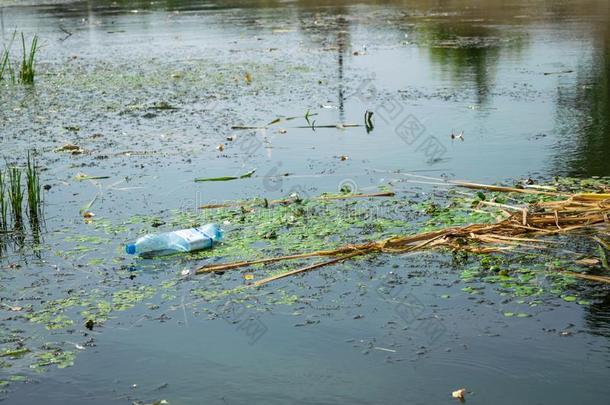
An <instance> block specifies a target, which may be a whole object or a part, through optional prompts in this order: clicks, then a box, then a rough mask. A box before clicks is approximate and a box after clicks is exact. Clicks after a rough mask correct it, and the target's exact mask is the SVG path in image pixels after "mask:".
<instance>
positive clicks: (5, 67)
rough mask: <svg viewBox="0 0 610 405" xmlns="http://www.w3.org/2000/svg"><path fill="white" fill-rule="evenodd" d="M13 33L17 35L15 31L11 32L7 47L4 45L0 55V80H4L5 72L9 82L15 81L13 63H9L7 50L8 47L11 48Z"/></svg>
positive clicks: (13, 38)
mask: <svg viewBox="0 0 610 405" xmlns="http://www.w3.org/2000/svg"><path fill="white" fill-rule="evenodd" d="M15 35H17V31H15V32H13V37H12V38H11V40H10V41H9V45H8V47H5V48H4V49H3V50H2V54H1V55H0V81H1V80H4V76H5V74H6V75H8V77H9V78H10V79H11V82H13V83H15V71H14V70H13V65H11V59H10V52H9V49H11V47H12V46H13V41H14V40H15Z"/></svg>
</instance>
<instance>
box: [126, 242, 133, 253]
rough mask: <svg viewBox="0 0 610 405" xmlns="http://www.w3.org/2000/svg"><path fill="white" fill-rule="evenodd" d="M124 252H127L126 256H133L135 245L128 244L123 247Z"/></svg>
mask: <svg viewBox="0 0 610 405" xmlns="http://www.w3.org/2000/svg"><path fill="white" fill-rule="evenodd" d="M125 252H127V254H129V255H133V254H135V253H136V245H134V244H133V243H130V244H128V245H127V246H125Z"/></svg>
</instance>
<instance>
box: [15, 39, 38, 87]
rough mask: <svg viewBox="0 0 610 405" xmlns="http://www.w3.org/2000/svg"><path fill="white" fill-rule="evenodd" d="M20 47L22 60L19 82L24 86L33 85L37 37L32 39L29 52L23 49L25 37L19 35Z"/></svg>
mask: <svg viewBox="0 0 610 405" xmlns="http://www.w3.org/2000/svg"><path fill="white" fill-rule="evenodd" d="M21 45H22V49H23V59H22V61H21V70H20V71H19V81H20V82H21V83H24V84H34V76H35V70H34V61H35V58H36V50H37V46H38V35H34V37H33V38H32V45H31V46H30V50H29V52H28V51H27V50H26V47H25V37H24V36H23V32H22V33H21Z"/></svg>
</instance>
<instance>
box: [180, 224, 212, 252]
mask: <svg viewBox="0 0 610 405" xmlns="http://www.w3.org/2000/svg"><path fill="white" fill-rule="evenodd" d="M175 233H176V235H178V236H180V237H181V238H183V239H184V240H186V241H187V242H188V244H189V246H190V249H189V250H199V249H205V248H207V247H210V246H211V245H212V239H210V237H209V236H207V235H206V234H204V233H203V232H201V231H200V230H199V229H197V228H191V229H183V230H180V231H175Z"/></svg>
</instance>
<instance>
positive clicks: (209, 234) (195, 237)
mask: <svg viewBox="0 0 610 405" xmlns="http://www.w3.org/2000/svg"><path fill="white" fill-rule="evenodd" d="M222 234H223V231H222V229H220V227H219V226H218V225H216V224H207V225H203V226H200V227H198V228H190V229H182V230H180V231H173V232H166V233H159V234H150V235H145V236H142V237H141V238H139V239H138V240H136V241H135V242H134V243H130V244H128V245H127V246H125V251H126V252H127V253H128V254H130V255H133V254H137V255H140V256H145V257H146V256H149V257H150V256H162V255H169V254H172V253H178V252H192V251H195V250H202V249H209V248H211V247H212V245H214V243H215V242H219V241H220V240H222Z"/></svg>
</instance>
